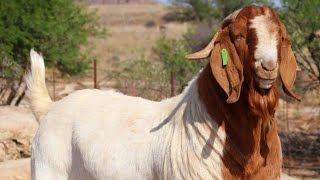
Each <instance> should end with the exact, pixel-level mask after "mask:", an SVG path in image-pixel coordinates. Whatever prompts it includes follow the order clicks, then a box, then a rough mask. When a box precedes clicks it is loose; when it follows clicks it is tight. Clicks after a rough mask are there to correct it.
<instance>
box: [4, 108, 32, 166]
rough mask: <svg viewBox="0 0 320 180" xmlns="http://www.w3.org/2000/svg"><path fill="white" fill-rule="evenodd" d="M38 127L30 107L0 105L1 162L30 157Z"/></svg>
mask: <svg viewBox="0 0 320 180" xmlns="http://www.w3.org/2000/svg"><path fill="white" fill-rule="evenodd" d="M37 128H38V123H37V121H36V120H35V118H34V116H33V114H32V112H31V111H30V110H29V109H28V108H22V107H12V106H0V162H1V161H4V160H12V159H20V158H26V157H30V155H31V142H32V138H33V136H34V134H35V131H36V129H37Z"/></svg>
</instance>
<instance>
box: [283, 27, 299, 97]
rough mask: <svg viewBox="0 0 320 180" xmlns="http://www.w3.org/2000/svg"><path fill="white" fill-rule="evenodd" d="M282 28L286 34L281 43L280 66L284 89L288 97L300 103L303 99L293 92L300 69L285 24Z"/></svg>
mask: <svg viewBox="0 0 320 180" xmlns="http://www.w3.org/2000/svg"><path fill="white" fill-rule="evenodd" d="M281 26H282V27H281V29H282V31H283V33H284V40H283V41H282V43H281V60H280V66H279V69H280V70H279V71H280V77H281V81H282V88H283V91H284V92H285V93H286V94H287V95H288V96H291V97H293V98H295V99H297V100H298V101H300V100H301V97H300V96H298V95H297V94H295V93H294V92H292V88H293V84H294V81H295V79H296V73H297V70H298V69H299V67H298V65H297V61H296V58H295V57H294V54H293V51H292V49H291V44H290V41H289V40H288V39H287V34H286V30H285V27H284V25H283V24H281Z"/></svg>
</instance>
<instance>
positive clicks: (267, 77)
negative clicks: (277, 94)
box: [255, 63, 279, 89]
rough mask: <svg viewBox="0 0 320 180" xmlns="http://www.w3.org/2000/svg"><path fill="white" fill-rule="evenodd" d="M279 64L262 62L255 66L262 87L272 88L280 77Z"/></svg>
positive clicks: (257, 79)
mask: <svg viewBox="0 0 320 180" xmlns="http://www.w3.org/2000/svg"><path fill="white" fill-rule="evenodd" d="M278 69H279V65H278V64H270V63H261V65H260V66H257V67H256V68H255V74H256V77H255V80H256V83H257V85H258V86H259V87H260V88H261V89H270V88H271V86H272V84H273V83H274V81H275V80H276V79H277V77H278Z"/></svg>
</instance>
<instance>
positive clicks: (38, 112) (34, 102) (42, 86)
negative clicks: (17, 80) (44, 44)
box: [25, 49, 52, 123]
mask: <svg viewBox="0 0 320 180" xmlns="http://www.w3.org/2000/svg"><path fill="white" fill-rule="evenodd" d="M30 59H31V70H30V71H29V72H28V74H27V75H26V76H25V81H26V83H27V87H28V90H27V94H28V95H29V98H30V106H31V110H32V112H33V114H34V115H35V117H36V119H37V121H38V123H40V121H41V117H42V116H43V115H45V114H46V113H47V112H48V109H49V107H50V105H51V104H52V100H51V98H50V96H49V93H48V90H47V87H46V80H45V66H44V61H43V57H42V56H41V55H39V54H38V53H37V52H35V51H34V50H33V49H32V50H31V51H30Z"/></svg>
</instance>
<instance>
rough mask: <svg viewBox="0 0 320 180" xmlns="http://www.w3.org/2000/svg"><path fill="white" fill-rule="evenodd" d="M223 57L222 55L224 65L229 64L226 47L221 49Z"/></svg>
mask: <svg viewBox="0 0 320 180" xmlns="http://www.w3.org/2000/svg"><path fill="white" fill-rule="evenodd" d="M221 57H222V66H225V65H227V64H228V51H227V50H226V48H222V49H221Z"/></svg>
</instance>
